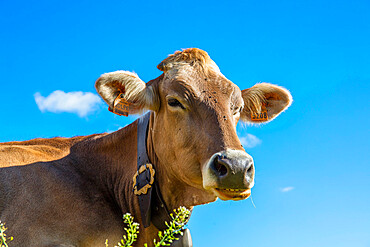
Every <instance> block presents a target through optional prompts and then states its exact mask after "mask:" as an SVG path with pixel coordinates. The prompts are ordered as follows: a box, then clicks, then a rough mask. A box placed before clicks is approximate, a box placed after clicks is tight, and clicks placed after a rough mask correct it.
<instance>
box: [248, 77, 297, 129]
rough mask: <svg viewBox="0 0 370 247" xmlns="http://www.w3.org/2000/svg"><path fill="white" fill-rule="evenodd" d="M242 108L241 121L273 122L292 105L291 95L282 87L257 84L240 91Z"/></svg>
mask: <svg viewBox="0 0 370 247" xmlns="http://www.w3.org/2000/svg"><path fill="white" fill-rule="evenodd" d="M242 97H243V100H244V108H243V111H242V112H241V120H242V121H244V122H249V123H256V124H258V123H265V122H268V121H271V120H273V119H274V118H275V117H277V116H278V115H279V114H280V113H281V112H283V111H284V110H286V109H287V108H288V107H289V106H290V105H291V104H292V101H293V99H292V95H291V94H290V93H289V91H288V90H286V89H285V88H283V87H279V86H276V85H272V84H270V83H259V84H256V85H254V86H253V87H251V88H248V89H245V90H243V91H242Z"/></svg>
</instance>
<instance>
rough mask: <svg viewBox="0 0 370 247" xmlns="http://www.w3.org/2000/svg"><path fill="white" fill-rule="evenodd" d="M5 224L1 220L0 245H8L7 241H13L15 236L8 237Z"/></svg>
mask: <svg viewBox="0 0 370 247" xmlns="http://www.w3.org/2000/svg"><path fill="white" fill-rule="evenodd" d="M6 229H7V228H5V224H4V223H2V222H1V221H0V247H8V244H7V243H6V241H8V242H9V241H12V240H13V237H6V234H5V231H6Z"/></svg>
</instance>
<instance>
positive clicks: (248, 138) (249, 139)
mask: <svg viewBox="0 0 370 247" xmlns="http://www.w3.org/2000/svg"><path fill="white" fill-rule="evenodd" d="M239 140H240V142H241V143H242V145H243V147H244V148H253V147H255V146H257V145H259V144H261V143H262V141H261V140H260V139H258V137H257V136H255V135H252V134H246V135H245V136H239Z"/></svg>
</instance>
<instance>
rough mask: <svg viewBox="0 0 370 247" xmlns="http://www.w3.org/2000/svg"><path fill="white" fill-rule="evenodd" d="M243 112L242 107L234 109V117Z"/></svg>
mask: <svg viewBox="0 0 370 247" xmlns="http://www.w3.org/2000/svg"><path fill="white" fill-rule="evenodd" d="M241 111H242V108H241V107H237V108H234V113H233V114H234V115H236V114H238V113H240V112H241Z"/></svg>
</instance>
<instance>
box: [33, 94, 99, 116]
mask: <svg viewBox="0 0 370 247" xmlns="http://www.w3.org/2000/svg"><path fill="white" fill-rule="evenodd" d="M34 97H35V101H36V104H37V106H38V107H39V109H40V111H42V112H46V111H49V112H54V113H60V112H69V113H75V114H77V115H78V116H79V117H85V116H87V115H88V114H90V113H92V112H94V111H96V110H97V109H98V106H99V105H100V104H101V103H102V100H101V99H100V97H99V96H98V95H96V94H93V93H90V92H81V91H78V92H69V93H65V92H63V91H61V90H56V91H54V92H52V93H51V94H50V95H49V96H47V97H44V96H42V95H41V94H40V93H39V92H37V93H35V95H34Z"/></svg>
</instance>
